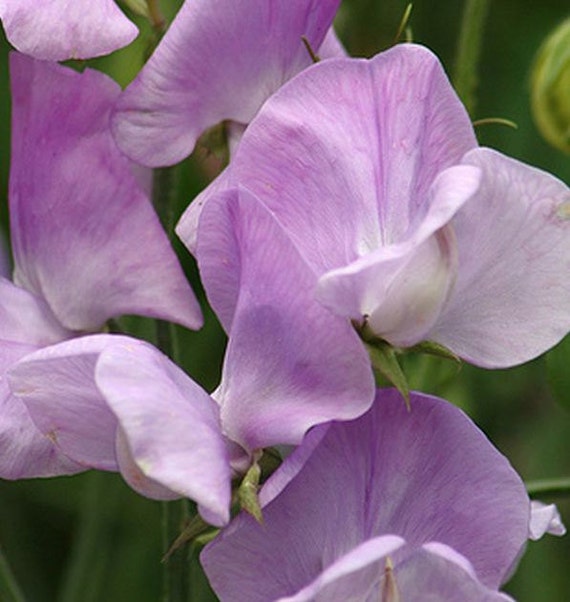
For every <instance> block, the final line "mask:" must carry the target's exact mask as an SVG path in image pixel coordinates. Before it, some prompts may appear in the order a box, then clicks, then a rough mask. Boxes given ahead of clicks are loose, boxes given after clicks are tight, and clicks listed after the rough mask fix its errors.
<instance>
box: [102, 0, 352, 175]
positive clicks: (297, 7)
mask: <svg viewBox="0 0 570 602" xmlns="http://www.w3.org/2000/svg"><path fill="white" fill-rule="evenodd" d="M339 4H340V0H288V1H287V2H283V1H282V0H242V1H241V2H239V3H236V2H235V1H234V0H187V1H186V2H184V4H183V5H182V7H181V9H180V11H179V12H178V14H177V16H176V18H175V19H174V21H173V22H172V24H171V25H170V27H169V29H168V31H167V32H166V34H165V36H164V38H163V39H162V41H161V42H160V44H159V45H158V47H157V48H156V50H155V51H154V53H153V55H152V56H151V58H150V59H149V61H148V62H147V63H146V65H145V66H144V67H143V69H142V70H141V71H140V73H139V74H138V75H137V77H136V78H135V80H134V81H133V82H132V83H131V84H130V86H128V87H127V89H126V90H125V93H124V94H123V95H122V96H121V98H120V99H119V102H118V104H117V113H116V115H115V118H114V131H115V136H116V139H117V143H118V144H119V146H120V147H121V149H122V150H123V151H124V152H125V153H126V154H127V155H128V156H129V157H131V158H132V159H134V160H135V161H137V162H139V163H142V164H143V165H148V166H151V167H156V166H160V165H172V164H174V163H177V162H179V161H181V160H182V159H184V158H185V157H186V156H187V155H189V154H190V153H191V152H192V150H193V148H194V145H195V144H196V140H197V139H198V137H199V136H200V134H201V133H203V132H204V131H205V130H206V129H207V128H210V127H212V126H214V125H216V124H218V123H220V122H221V121H224V120H229V121H231V122H232V123H233V127H232V128H231V130H232V132H234V133H235V132H236V131H240V130H241V129H242V128H243V126H245V125H247V124H248V123H249V122H250V121H251V119H252V118H253V116H254V115H255V114H256V113H257V111H258V110H259V108H260V106H261V105H262V104H263V102H264V101H265V100H266V98H268V97H269V96H270V95H271V94H272V93H273V92H275V90H277V89H278V88H279V87H280V86H281V85H283V83H284V82H286V81H287V80H288V79H290V78H291V77H293V76H294V75H295V74H297V73H298V72H299V71H301V70H303V69H305V68H306V67H308V66H309V65H310V64H311V63H312V58H311V56H310V54H309V50H308V49H307V48H306V47H305V44H304V43H303V37H304V38H305V39H306V40H307V42H308V43H309V45H310V47H311V48H312V49H313V50H314V51H315V52H317V53H318V54H319V56H320V57H321V58H327V57H330V56H340V55H343V54H344V51H343V49H342V47H341V46H340V44H339V42H338V40H337V39H336V37H335V35H334V32H333V31H332V29H331V24H332V21H333V18H334V16H335V13H336V10H337V8H338V5H339ZM236 135H237V134H236ZM234 137H235V136H232V138H234Z"/></svg>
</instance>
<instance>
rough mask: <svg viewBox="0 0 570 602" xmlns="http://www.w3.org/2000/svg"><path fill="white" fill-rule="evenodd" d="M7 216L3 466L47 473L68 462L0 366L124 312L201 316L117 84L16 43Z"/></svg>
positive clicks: (2, 297) (183, 319)
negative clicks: (122, 131) (119, 134)
mask: <svg viewBox="0 0 570 602" xmlns="http://www.w3.org/2000/svg"><path fill="white" fill-rule="evenodd" d="M10 63H11V77H12V99H13V102H12V122H13V129H12V157H11V161H12V162H11V171H10V189H9V205H10V225H11V240H12V249H13V256H14V264H15V265H14V278H13V282H12V281H10V280H8V279H7V278H0V404H1V408H0V475H1V476H2V477H4V478H22V477H30V476H51V475H54V474H60V473H61V472H69V471H72V472H73V470H75V471H76V470H78V467H77V466H76V465H73V466H72V467H70V462H69V460H67V459H65V458H62V457H61V456H60V454H58V453H57V450H56V449H55V448H54V447H53V444H52V442H51V441H50V440H49V439H46V437H44V436H43V435H42V434H41V433H40V432H39V431H38V430H37V428H36V427H35V425H34V424H33V422H32V420H31V419H30V417H29V415H28V412H27V410H26V409H25V407H24V406H23V405H22V403H21V402H20V401H18V400H17V399H15V398H14V397H13V396H12V395H11V394H10V392H9V390H8V387H7V383H6V381H5V378H3V377H2V376H1V375H2V374H4V372H5V371H6V369H7V368H8V367H9V366H11V365H12V364H14V363H15V362H17V361H18V360H19V359H20V358H22V357H23V356H24V355H26V354H27V353H30V352H32V351H34V350H36V349H38V348H41V347H44V346H46V345H52V344H55V343H57V342H60V341H63V340H66V339H69V338H71V337H75V336H78V335H79V334H81V333H85V332H96V331H99V330H101V329H102V328H103V327H104V325H105V323H106V321H107V320H109V319H110V318H113V317H117V316H120V315H122V314H139V315H144V316H150V317H156V318H162V319H165V320H172V321H175V322H178V323H180V324H182V325H184V326H186V327H188V328H194V329H195V328H198V327H200V326H201V322H202V317H201V312H200V308H199V305H198V302H197V300H196V298H195V297H194V295H193V293H192V291H191V289H190V287H189V285H188V282H187V281H186V278H185V277H184V274H183V272H182V269H181V267H180V265H179V264H178V260H177V258H176V255H175V254H174V252H173V250H172V248H171V246H170V244H169V241H168V239H167V237H166V235H165V233H164V231H163V230H162V227H161V225H160V222H159V220H158V218H157V216H156V214H155V213H154V210H153V208H152V205H151V203H150V201H149V198H148V196H147V194H146V192H145V191H144V190H143V188H142V185H141V182H142V180H143V179H144V178H143V175H144V174H142V173H141V172H140V168H138V167H137V171H136V172H135V171H134V169H133V165H132V164H131V163H130V161H129V160H128V159H126V158H125V157H124V156H123V155H122V154H121V153H120V151H119V150H118V149H117V147H116V146H115V143H114V141H113V137H112V135H111V133H110V130H109V116H110V111H111V107H112V105H113V103H114V102H115V100H116V98H117V96H118V94H119V93H120V89H119V86H118V85H117V84H115V82H113V81H112V80H111V79H109V78H108V77H107V76H105V75H103V74H101V73H98V72H96V71H91V70H87V71H85V72H84V73H83V74H79V73H77V72H75V71H73V70H70V69H67V68H65V67H61V66H60V65H57V64H54V63H48V62H42V61H36V60H34V59H31V58H29V57H26V56H24V55H21V54H17V53H13V54H12V55H11V59H10Z"/></svg>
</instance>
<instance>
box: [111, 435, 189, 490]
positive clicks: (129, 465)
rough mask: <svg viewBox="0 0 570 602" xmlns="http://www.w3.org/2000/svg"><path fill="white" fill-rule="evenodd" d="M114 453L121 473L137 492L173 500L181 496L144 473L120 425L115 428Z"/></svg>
mask: <svg viewBox="0 0 570 602" xmlns="http://www.w3.org/2000/svg"><path fill="white" fill-rule="evenodd" d="M116 453H117V464H118V466H119V470H120V472H121V475H122V476H123V478H124V479H125V481H126V482H127V483H128V484H129V485H130V486H131V487H132V488H133V489H134V490H135V491H136V492H137V493H140V494H141V495H144V496H145V497H148V498H150V499H152V500H175V499H178V498H180V497H182V496H181V495H180V494H179V493H175V492H174V491H171V490H170V489H167V488H166V487H164V486H163V485H161V484H160V483H157V482H156V481H153V480H152V479H149V478H148V477H147V476H146V475H145V474H144V472H143V471H142V470H141V468H140V467H139V465H138V464H137V463H136V461H135V459H134V458H133V455H132V453H131V449H130V447H129V442H128V440H127V436H126V435H125V431H123V429H122V428H121V426H119V427H118V428H117V442H116Z"/></svg>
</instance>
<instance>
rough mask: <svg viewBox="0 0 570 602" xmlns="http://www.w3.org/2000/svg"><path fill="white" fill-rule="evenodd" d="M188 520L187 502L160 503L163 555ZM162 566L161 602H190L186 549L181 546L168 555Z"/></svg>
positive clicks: (166, 552)
mask: <svg viewBox="0 0 570 602" xmlns="http://www.w3.org/2000/svg"><path fill="white" fill-rule="evenodd" d="M189 518H190V512H189V504H188V500H179V501H177V502H162V549H163V551H164V553H165V554H168V552H169V550H170V549H171V547H172V542H173V541H174V540H175V539H176V538H177V537H178V536H179V535H180V532H181V531H182V530H183V529H184V526H185V524H187V522H188V520H189ZM162 566H163V573H162V602H188V601H189V600H191V598H190V579H189V577H190V566H189V562H188V549H187V547H186V546H183V547H181V548H180V549H178V550H176V551H175V552H173V553H172V554H170V555H169V556H168V559H167V560H166V562H164V563H163V565H162Z"/></svg>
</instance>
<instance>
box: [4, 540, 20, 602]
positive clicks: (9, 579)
mask: <svg viewBox="0 0 570 602" xmlns="http://www.w3.org/2000/svg"><path fill="white" fill-rule="evenodd" d="M0 600H2V601H3V602H25V598H24V594H23V593H22V590H21V589H20V586H19V585H18V582H17V581H16V578H15V577H14V573H12V569H11V568H10V565H9V564H8V561H7V560H6V557H5V556H4V552H3V551H2V548H0Z"/></svg>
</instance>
